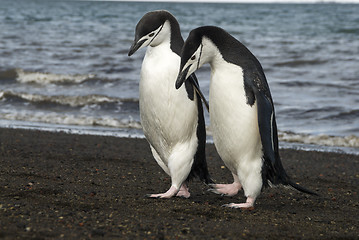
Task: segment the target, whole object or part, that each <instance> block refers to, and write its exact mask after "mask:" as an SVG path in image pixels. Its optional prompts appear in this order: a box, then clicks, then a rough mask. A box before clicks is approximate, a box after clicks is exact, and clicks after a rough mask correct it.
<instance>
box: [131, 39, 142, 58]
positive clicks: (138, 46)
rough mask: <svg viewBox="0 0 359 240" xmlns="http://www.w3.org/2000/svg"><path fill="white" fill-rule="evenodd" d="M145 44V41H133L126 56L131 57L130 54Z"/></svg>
mask: <svg viewBox="0 0 359 240" xmlns="http://www.w3.org/2000/svg"><path fill="white" fill-rule="evenodd" d="M144 42H146V39H144V40H142V41H139V42H137V41H134V42H133V44H132V46H131V48H130V51H129V52H128V56H131V55H132V54H134V53H135V52H136V51H137V50H138V49H140V48H141V46H142V44H143V43H144Z"/></svg>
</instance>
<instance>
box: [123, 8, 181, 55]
mask: <svg viewBox="0 0 359 240" xmlns="http://www.w3.org/2000/svg"><path fill="white" fill-rule="evenodd" d="M171 18H174V17H173V16H172V15H171V13H169V12H168V11H165V10H158V11H153V12H148V13H146V14H145V15H144V16H143V17H142V18H141V20H140V21H139V22H138V23H137V25H136V31H135V40H134V42H133V44H132V46H131V48H130V51H129V52H128V56H131V55H132V54H134V53H135V52H136V51H137V50H139V49H140V48H143V47H147V46H152V47H155V46H157V45H159V44H161V43H162V42H163V41H165V40H166V39H169V38H170V35H171V25H170V23H169V20H170V19H171Z"/></svg>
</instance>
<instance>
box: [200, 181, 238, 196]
mask: <svg viewBox="0 0 359 240" xmlns="http://www.w3.org/2000/svg"><path fill="white" fill-rule="evenodd" d="M211 187H212V188H210V189H208V190H207V191H209V192H213V193H216V194H221V196H229V197H231V196H234V195H236V194H237V193H238V191H239V190H240V189H241V185H240V184H239V183H232V184H211Z"/></svg>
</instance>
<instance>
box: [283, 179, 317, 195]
mask: <svg viewBox="0 0 359 240" xmlns="http://www.w3.org/2000/svg"><path fill="white" fill-rule="evenodd" d="M286 185H289V186H291V187H292V188H294V189H296V190H298V191H299V192H303V193H306V194H309V195H314V196H319V194H318V193H315V192H313V191H311V190H308V189H306V188H304V187H302V186H300V185H299V184H297V183H294V182H293V181H291V180H287V183H286Z"/></svg>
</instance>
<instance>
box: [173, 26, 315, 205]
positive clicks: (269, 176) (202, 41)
mask: <svg viewBox="0 0 359 240" xmlns="http://www.w3.org/2000/svg"><path fill="white" fill-rule="evenodd" d="M181 58H182V59H181V67H180V71H179V75H178V78H177V81H176V88H180V87H181V85H182V84H183V82H184V81H185V80H186V79H187V78H188V77H189V76H190V75H191V74H193V73H194V72H195V71H196V70H197V69H199V68H200V67H201V66H202V65H203V64H205V63H209V64H210V66H211V83H210V90H209V103H210V105H209V114H210V120H211V130H212V133H213V140H214V144H215V146H216V149H217V151H218V153H219V155H220V157H221V158H222V160H223V161H224V163H225V165H226V166H227V168H228V169H229V170H230V171H231V172H232V175H233V178H234V182H233V183H232V184H213V185H212V187H213V189H212V191H213V192H215V193H218V194H224V195H229V196H233V195H235V194H237V193H238V191H239V190H240V189H241V188H243V190H244V194H245V196H246V197H247V200H246V202H245V203H240V204H235V203H231V204H226V205H225V206H227V207H233V208H249V209H251V208H254V202H255V200H256V198H257V197H258V195H259V194H260V192H261V190H262V187H263V186H268V185H277V184H283V185H287V186H291V187H293V188H295V189H297V190H299V191H301V192H304V193H308V194H314V195H316V194H315V193H313V192H311V191H309V190H307V189H305V188H303V187H301V186H299V185H298V184H296V183H294V182H292V181H291V179H290V178H289V176H288V175H287V174H286V172H285V170H284V168H283V166H282V163H281V159H280V156H279V151H278V133H277V125H276V119H275V113H274V105H273V101H272V97H271V93H270V90H269V86H268V83H267V80H266V77H265V75H264V72H263V69H262V66H261V64H260V63H259V61H258V60H257V58H256V57H255V56H254V55H253V54H252V53H251V52H250V51H249V50H248V49H247V48H246V47H245V46H244V45H243V44H242V43H240V42H239V41H238V40H236V39H235V38H234V37H233V36H231V35H230V34H229V33H227V32H226V31H225V30H223V29H221V28H218V27H214V26H204V27H199V28H196V29H194V30H192V31H191V32H190V34H189V36H188V38H187V40H186V41H185V44H184V46H183V49H182V52H181Z"/></svg>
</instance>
